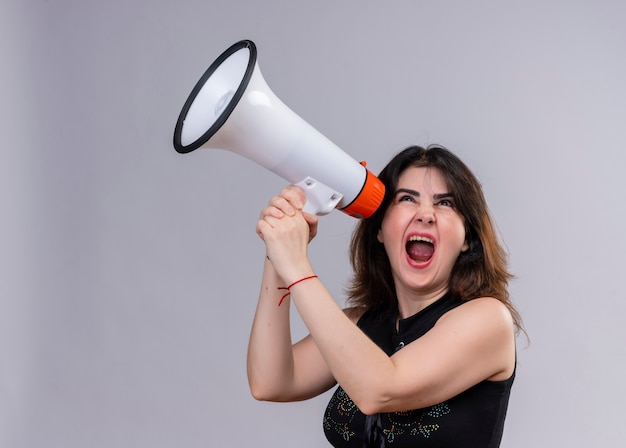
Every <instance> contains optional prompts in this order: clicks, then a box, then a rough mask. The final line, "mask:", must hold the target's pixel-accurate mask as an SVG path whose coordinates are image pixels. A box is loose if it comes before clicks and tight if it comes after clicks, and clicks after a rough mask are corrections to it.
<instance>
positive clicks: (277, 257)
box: [256, 185, 318, 281]
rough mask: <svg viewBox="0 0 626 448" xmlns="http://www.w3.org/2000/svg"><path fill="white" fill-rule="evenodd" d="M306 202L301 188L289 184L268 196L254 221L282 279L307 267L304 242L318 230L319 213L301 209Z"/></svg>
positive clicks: (311, 237)
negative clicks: (273, 194) (256, 220)
mask: <svg viewBox="0 0 626 448" xmlns="http://www.w3.org/2000/svg"><path fill="white" fill-rule="evenodd" d="M305 202H306V195H305V194H304V190H302V188H300V187H297V186H295V185H290V186H288V187H286V188H284V189H283V190H282V191H281V192H280V194H279V195H278V196H274V197H273V198H272V199H271V200H270V202H269V204H268V205H267V207H265V208H264V209H263V210H262V211H261V215H260V217H259V221H258V222H257V226H256V232H257V234H258V235H259V236H260V237H261V239H263V241H265V246H266V251H267V256H268V258H269V259H270V261H271V262H272V265H274V268H275V269H276V270H277V271H278V273H279V275H280V276H281V277H282V278H283V280H285V281H288V280H289V279H290V278H291V277H292V276H294V275H295V276H296V277H297V276H298V275H300V273H304V272H305V271H310V265H309V264H308V255H307V245H308V243H309V242H310V241H311V240H312V239H313V238H314V237H315V235H316V234H317V225H318V217H317V216H316V215H312V214H310V213H306V212H303V211H302V207H304V204H305Z"/></svg>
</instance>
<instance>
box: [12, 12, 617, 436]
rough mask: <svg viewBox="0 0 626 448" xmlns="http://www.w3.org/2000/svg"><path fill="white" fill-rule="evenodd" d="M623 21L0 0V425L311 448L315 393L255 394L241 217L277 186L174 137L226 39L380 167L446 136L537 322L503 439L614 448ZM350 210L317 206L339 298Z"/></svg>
mask: <svg viewBox="0 0 626 448" xmlns="http://www.w3.org/2000/svg"><path fill="white" fill-rule="evenodd" d="M625 18H626V6H625V4H624V3H623V2H620V1H618V0H614V1H610V0H601V1H598V0H594V1H591V0H588V1H582V0H572V1H564V0H563V1H535V0H528V1H524V2H501V1H500V2H498V1H486V0H475V1H446V0H442V1H437V2H435V1H425V0H411V1H409V0H396V1H388V2H373V1H355V0H347V1H328V0H317V1H314V2H313V1H311V2H294V1H287V0H270V1H265V2H262V1H255V0H248V1H245V0H229V1H228V2H226V1H219V2H218V1H207V0H205V1H195V0H177V1H170V2H167V1H160V2H153V1H148V0H108V1H92V0H4V1H3V3H2V6H1V11H0V30H1V31H0V33H1V34H0V51H1V55H2V69H1V71H0V76H1V78H0V81H1V82H0V126H1V128H0V129H1V131H2V134H1V137H2V144H1V146H0V157H1V159H0V205H1V210H2V211H1V219H0V254H1V255H0V446H2V447H3V448H40V447H47V448H56V447H59V448H61V447H63V448H85V447H90V448H112V447H123V448H126V447H129V448H131V447H132V448H138V447H146V448H148V447H149V448H165V447H168V448H169V447H185V448H195V447H244V446H272V447H291V446H299V447H302V448H306V447H319V446H326V442H325V439H324V436H323V433H322V428H321V420H322V414H323V410H324V408H325V405H326V402H327V400H328V395H325V396H323V397H320V398H318V399H314V400H311V401H308V402H303V403H294V404H271V403H259V402H255V401H254V400H253V399H252V398H251V397H250V395H249V391H248V386H247V382H246V376H245V352H246V345H247V337H248V332H249V327H250V323H251V319H252V314H253V311H254V306H255V301H256V295H257V289H258V283H259V279H260V272H261V267H262V262H263V254H264V248H263V245H262V243H261V242H260V240H259V239H258V237H257V236H256V235H255V232H254V226H255V222H256V217H257V216H258V212H259V210H260V209H261V208H262V207H263V205H264V204H265V202H266V201H267V199H268V198H269V197H270V196H271V195H273V194H274V193H275V192H277V191H278V190H279V189H280V188H281V187H282V186H283V185H284V182H283V181H282V179H280V178H278V177H277V176H275V175H274V174H272V173H271V172H269V171H267V170H265V169H263V168H262V167H260V166H258V165H256V164H254V163H252V162H250V161H248V160H246V159H244V158H242V157H240V156H237V155H235V154H232V153H229V152H226V151H219V150H215V151H208V150H205V151H197V152H194V153H192V154H188V155H184V156H183V155H179V154H177V153H176V152H175V151H174V149H173V146H172V134H173V129H174V124H175V122H176V119H177V117H178V113H179V111H180V108H181V107H182V105H183V103H184V100H185V98H186V97H187V95H188V94H189V92H190V90H191V88H192V87H193V85H194V84H195V82H196V81H197V79H198V78H199V77H200V75H201V74H202V73H203V72H204V70H205V69H206V68H207V67H208V65H209V64H210V63H211V62H212V61H213V60H214V59H215V58H216V57H217V56H218V55H219V54H220V53H221V52H222V51H223V50H225V49H226V48H227V47H228V46H230V45H231V44H233V43H234V42H236V41H238V40H240V39H252V40H253V41H254V42H255V43H256V44H257V46H258V49H259V65H260V67H261V69H262V72H263V75H264V76H265V79H266V80H267V82H268V84H269V85H270V86H271V87H272V90H274V92H275V93H276V94H277V95H278V96H279V97H280V98H281V99H282V100H283V101H284V102H285V104H287V105H289V107H291V108H292V109H293V110H294V111H296V112H297V113H298V114H299V115H301V116H302V117H303V118H304V119H305V120H307V121H308V122H309V123H310V124H312V125H313V126H314V127H315V128H316V129H318V130H320V131H321V132H322V133H324V134H325V135H326V136H327V137H329V138H330V139H331V140H332V141H334V142H335V143H337V144H338V145H339V146H340V147H342V148H343V149H344V150H345V151H346V152H348V153H349V154H350V155H352V156H353V157H354V158H355V159H357V160H367V161H368V166H369V167H370V168H371V169H372V171H374V172H378V171H379V170H380V169H381V168H382V167H383V166H384V164H385V163H386V162H387V161H388V160H389V159H390V158H391V156H392V155H393V154H394V153H395V152H397V151H398V150H400V149H402V148H403V147H404V146H406V145H409V144H414V143H416V144H421V145H427V144H429V143H440V144H443V145H445V146H447V147H448V148H450V149H451V150H453V151H454V152H456V153H457V154H458V155H459V156H460V157H461V158H462V159H463V160H464V161H466V162H467V163H468V165H470V166H471V167H472V168H473V170H474V171H475V172H476V174H477V175H478V176H479V178H480V179H481V181H482V183H483V186H484V189H485V193H486V196H487V199H488V201H489V203H490V205H491V209H492V211H493V214H494V216H495V219H496V222H497V224H498V227H499V229H500V232H501V234H502V236H503V239H504V240H505V241H506V243H507V247H508V249H509V251H510V261H511V268H512V270H513V271H514V273H515V274H516V275H517V279H516V280H515V281H514V282H513V283H512V285H511V292H512V295H513V299H514V301H515V303H516V305H517V306H518V307H519V309H520V311H521V312H522V314H523V316H524V319H525V323H526V327H527V330H528V332H529V333H530V336H531V344H530V345H529V346H527V344H526V343H525V341H524V340H520V351H519V366H518V378H517V381H516V384H515V386H514V390H513V394H512V398H511V403H510V410H509V415H508V420H507V423H506V427H505V434H504V439H503V444H502V446H503V447H508V448H516V447H519V448H522V447H524V448H526V447H553V446H567V447H588V446H598V447H600V446H602V447H618V446H619V447H621V446H624V441H626V430H625V426H624V423H623V422H624V418H625V417H626V411H624V407H623V406H624V405H623V404H624V399H625V398H626V393H625V392H626V386H625V385H624V384H625V383H624V378H625V377H626V367H625V366H624V359H625V357H624V355H625V349H624V341H625V340H626V330H625V328H624V323H623V321H624V317H623V316H624V312H625V311H626V305H625V304H624V299H625V297H624V293H623V279H624V273H623V271H624V268H625V267H626V263H625V255H624V254H625V253H626V237H625V236H624V229H625V228H626V222H625V221H626V208H625V206H624V202H625V199H626V197H625V196H626V194H625V191H624V186H625V182H624V174H623V166H624V162H626V156H625V155H624V150H625V149H626V148H625V143H624V141H625V139H624V131H625V121H626V120H625V117H626V107H625V104H626V87H625V84H626V83H625V80H626V57H625V55H626V28H625V27H624V19H625ZM354 223H355V221H354V220H353V219H352V218H350V217H348V216H345V215H343V214H342V213H340V212H333V213H332V214H331V215H328V216H326V217H324V218H323V219H322V222H321V229H320V235H319V237H318V238H317V240H316V241H315V243H314V244H313V247H312V248H311V253H312V257H313V262H314V265H315V267H316V270H317V273H318V274H319V275H320V277H321V278H322V280H323V281H324V282H325V283H326V285H327V286H328V287H329V288H330V290H331V291H332V292H333V294H334V295H335V297H336V299H337V301H338V302H339V303H341V304H343V303H344V296H343V288H344V287H345V285H346V280H347V279H348V275H349V266H348V260H347V244H348V239H349V235H350V232H351V230H352V227H353V225H354ZM294 325H295V333H296V335H297V336H300V335H302V334H303V331H304V330H303V327H302V324H301V323H300V321H299V320H297V318H295V319H294Z"/></svg>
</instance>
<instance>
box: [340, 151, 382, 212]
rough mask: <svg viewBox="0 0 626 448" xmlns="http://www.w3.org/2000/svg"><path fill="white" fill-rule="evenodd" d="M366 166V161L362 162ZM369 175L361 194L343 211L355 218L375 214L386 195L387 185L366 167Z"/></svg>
mask: <svg viewBox="0 0 626 448" xmlns="http://www.w3.org/2000/svg"><path fill="white" fill-rule="evenodd" d="M361 165H363V166H364V167H365V162H361ZM365 171H366V172H367V176H366V177H365V183H364V184H363V188H362V189H361V192H360V193H359V195H358V196H357V197H356V198H355V199H354V201H352V202H351V203H350V204H349V205H348V206H347V207H344V208H342V209H341V211H342V212H344V213H346V214H348V215H350V216H353V217H355V218H369V217H370V216H372V215H373V214H374V212H375V211H376V210H378V207H380V204H381V203H382V202H383V198H384V197H385V185H384V184H383V183H382V182H381V181H380V179H379V178H378V177H376V176H375V175H374V174H373V173H372V172H371V171H370V170H368V169H367V168H365Z"/></svg>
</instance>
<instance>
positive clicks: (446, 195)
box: [395, 188, 454, 200]
mask: <svg viewBox="0 0 626 448" xmlns="http://www.w3.org/2000/svg"><path fill="white" fill-rule="evenodd" d="M400 193H406V194H410V195H411V196H415V197H417V198H419V197H420V192H419V191H415V190H411V189H410V188H398V189H397V190H396V194H395V196H397V195H398V194H400ZM447 198H454V195H453V194H452V193H437V194H434V195H433V199H436V200H439V199H447Z"/></svg>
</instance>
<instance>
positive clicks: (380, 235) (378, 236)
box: [376, 228, 384, 243]
mask: <svg viewBox="0 0 626 448" xmlns="http://www.w3.org/2000/svg"><path fill="white" fill-rule="evenodd" d="M376 239H377V240H378V242H379V243H384V241H383V230H382V228H381V229H378V233H377V234H376Z"/></svg>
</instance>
